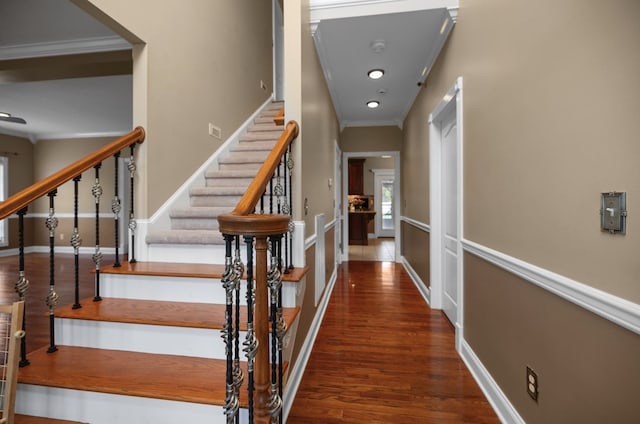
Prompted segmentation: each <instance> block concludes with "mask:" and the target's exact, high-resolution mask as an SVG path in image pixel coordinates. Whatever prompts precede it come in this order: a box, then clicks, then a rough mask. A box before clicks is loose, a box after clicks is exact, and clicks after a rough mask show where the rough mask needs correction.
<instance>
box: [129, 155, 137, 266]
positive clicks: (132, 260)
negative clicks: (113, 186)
mask: <svg viewBox="0 0 640 424" xmlns="http://www.w3.org/2000/svg"><path fill="white" fill-rule="evenodd" d="M129 148H130V149H131V153H130V156H129V163H128V164H127V168H128V169H129V183H130V187H129V231H130V232H131V246H129V252H131V254H130V256H129V263H130V264H135V263H136V228H137V227H138V224H137V223H136V220H135V214H134V211H135V209H134V205H135V203H134V200H135V197H134V186H135V184H134V175H135V173H136V163H135V159H134V156H133V155H134V153H135V148H136V145H135V143H134V144H132V145H131V146H129Z"/></svg>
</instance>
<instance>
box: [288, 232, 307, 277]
mask: <svg viewBox="0 0 640 424" xmlns="http://www.w3.org/2000/svg"><path fill="white" fill-rule="evenodd" d="M293 225H294V229H293V243H292V244H293V246H290V248H291V249H293V266H294V267H296V268H304V267H305V266H306V265H307V257H306V255H305V250H306V248H305V245H306V242H305V239H304V231H305V224H304V221H293Z"/></svg>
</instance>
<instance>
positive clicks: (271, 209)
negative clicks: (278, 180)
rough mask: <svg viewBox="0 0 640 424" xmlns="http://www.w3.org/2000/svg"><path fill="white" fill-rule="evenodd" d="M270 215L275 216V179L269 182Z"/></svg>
mask: <svg viewBox="0 0 640 424" xmlns="http://www.w3.org/2000/svg"><path fill="white" fill-rule="evenodd" d="M269 213H270V214H273V177H271V179H270V180H269Z"/></svg>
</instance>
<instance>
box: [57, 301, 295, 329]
mask: <svg viewBox="0 0 640 424" xmlns="http://www.w3.org/2000/svg"><path fill="white" fill-rule="evenodd" d="M81 304H82V308H79V309H73V308H72V305H68V306H64V307H61V308H58V309H56V312H55V315H56V317H58V318H69V319H83V320H91V321H107V322H122V323H129V324H148V325H166V326H173V327H190V328H207V329H222V327H223V326H224V318H225V309H226V305H223V304H212V303H189V302H167V301H159V300H140V299H119V298H109V297H107V298H103V299H102V301H100V302H94V301H93V299H92V298H88V299H85V300H83V301H82V302H81ZM299 311H300V308H299V307H295V308H283V310H282V315H283V317H284V320H285V322H286V323H287V326H291V324H292V323H293V320H294V319H295V318H296V316H297V315H298V312H299ZM240 313H241V316H246V314H247V308H246V307H245V306H241V307H240ZM240 329H241V330H246V323H244V324H241V327H240Z"/></svg>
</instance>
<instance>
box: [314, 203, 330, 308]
mask: <svg viewBox="0 0 640 424" xmlns="http://www.w3.org/2000/svg"><path fill="white" fill-rule="evenodd" d="M315 223H316V225H315V232H316V249H315V265H316V266H315V267H314V268H315V284H314V288H315V296H314V302H313V305H314V306H318V302H319V301H320V299H322V292H323V291H324V287H325V281H326V275H325V262H326V254H327V253H326V251H325V234H326V231H325V225H324V214H323V213H321V214H318V215H316V219H315ZM320 265H322V266H320Z"/></svg>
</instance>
